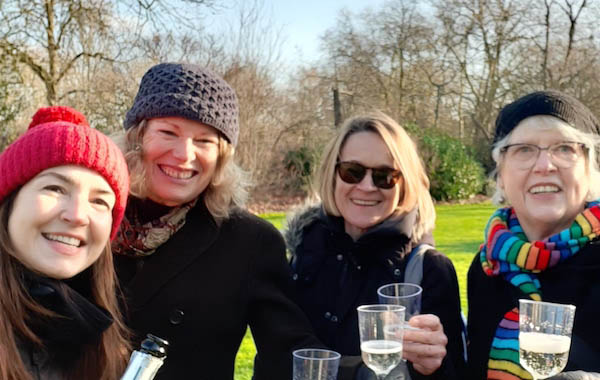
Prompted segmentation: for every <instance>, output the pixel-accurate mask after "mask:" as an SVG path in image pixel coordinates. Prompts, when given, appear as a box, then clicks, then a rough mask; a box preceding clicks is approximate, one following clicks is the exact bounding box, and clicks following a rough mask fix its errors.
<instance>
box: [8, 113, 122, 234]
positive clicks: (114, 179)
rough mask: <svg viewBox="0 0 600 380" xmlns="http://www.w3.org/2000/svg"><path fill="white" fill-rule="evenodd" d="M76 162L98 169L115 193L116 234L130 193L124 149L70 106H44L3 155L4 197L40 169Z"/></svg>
mask: <svg viewBox="0 0 600 380" xmlns="http://www.w3.org/2000/svg"><path fill="white" fill-rule="evenodd" d="M61 165H78V166H83V167H85V168H88V169H90V170H93V171H95V172H98V174H100V175H101V176H102V177H104V179H105V180H106V182H108V184H109V186H110V187H111V188H112V190H113V191H114V193H115V197H116V202H115V206H114V208H113V210H112V217H113V224H112V230H111V234H110V237H111V239H113V238H114V237H115V235H116V233H117V230H118V228H119V225H120V224H121V220H122V219H123V214H124V212H125V206H126V203H127V193H128V192H129V172H128V170H127V164H126V163H125V159H124V157H123V154H122V153H121V151H120V150H119V148H118V147H117V146H116V145H115V144H114V143H113V142H112V141H111V140H110V139H109V138H108V137H107V136H105V135H104V134H102V133H101V132H99V131H97V130H95V129H93V128H91V127H90V126H89V124H88V122H87V120H86V119H85V116H83V115H82V114H81V113H80V112H78V111H76V110H74V109H72V108H69V107H60V106H54V107H47V108H40V109H39V110H38V111H37V112H36V113H35V115H34V116H33V120H32V121H31V124H29V128H28V129H27V131H26V132H25V133H24V134H23V135H21V136H20V137H19V138H18V139H17V140H16V141H15V142H13V143H12V144H11V145H10V146H9V147H8V148H6V150H5V151H4V152H3V153H2V154H0V202H2V201H4V199H5V198H6V197H7V196H8V195H10V194H11V193H12V192H13V191H15V190H16V189H18V188H19V187H20V186H22V185H24V184H26V183H27V182H28V181H29V180H30V179H32V178H33V177H35V176H36V175H38V174H39V173H40V172H42V171H44V170H46V169H48V168H52V167H55V166H61Z"/></svg>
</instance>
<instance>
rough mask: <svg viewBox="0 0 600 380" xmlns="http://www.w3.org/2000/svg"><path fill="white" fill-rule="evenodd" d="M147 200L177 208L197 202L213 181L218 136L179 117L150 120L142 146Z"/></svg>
mask: <svg viewBox="0 0 600 380" xmlns="http://www.w3.org/2000/svg"><path fill="white" fill-rule="evenodd" d="M142 151H143V152H144V154H143V164H144V168H145V170H146V182H147V189H148V197H149V198H150V199H152V200H153V201H155V202H157V203H160V204H163V205H166V206H178V205H182V204H184V203H187V202H190V201H192V200H194V199H196V198H197V197H198V196H199V195H200V194H201V193H202V192H203V191H204V190H205V189H206V187H207V186H208V184H209V183H210V181H211V180H212V178H213V175H214V173H215V170H216V167H217V161H218V157H219V133H218V132H217V130H216V129H215V128H213V127H211V126H208V125H205V124H202V123H200V122H197V121H192V120H188V119H183V118H180V117H163V118H156V119H151V120H149V121H148V124H147V126H146V132H145V134H144V137H143V143H142Z"/></svg>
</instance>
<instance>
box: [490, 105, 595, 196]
mask: <svg viewBox="0 0 600 380" xmlns="http://www.w3.org/2000/svg"><path fill="white" fill-rule="evenodd" d="M530 117H535V118H538V120H539V123H536V124H535V128H539V129H554V130H556V131H558V132H559V133H560V134H562V135H563V136H564V137H565V138H566V139H569V140H572V141H577V142H580V143H582V144H584V145H585V146H586V148H587V152H588V154H587V156H586V161H587V169H588V173H589V178H590V190H589V192H588V194H587V196H586V201H592V200H594V199H597V198H598V197H600V167H599V165H598V152H597V147H598V144H599V143H600V136H598V135H597V134H595V133H588V132H583V131H581V130H579V129H576V128H574V127H572V126H571V125H569V124H567V123H566V122H564V121H563V120H561V119H559V118H557V117H554V116H549V115H536V116H530ZM525 120H526V119H525ZM519 124H520V123H519ZM517 128H518V125H517V127H515V128H514V129H513V130H512V131H511V132H510V133H509V134H508V135H506V136H504V137H503V138H502V139H500V140H498V141H497V142H496V143H495V144H494V145H493V146H492V159H493V160H494V162H495V163H496V167H495V168H494V170H493V171H492V173H491V174H490V177H491V178H492V179H493V180H494V181H495V182H496V184H497V183H498V172H499V169H500V167H501V165H502V158H503V155H502V149H503V148H504V147H506V146H507V145H509V144H510V139H511V136H512V134H513V132H514V131H515V129H517ZM506 201H507V200H506V196H505V195H504V191H502V189H500V187H498V186H496V190H495V192H494V195H493V196H492V202H493V203H494V204H497V205H500V204H502V203H506Z"/></svg>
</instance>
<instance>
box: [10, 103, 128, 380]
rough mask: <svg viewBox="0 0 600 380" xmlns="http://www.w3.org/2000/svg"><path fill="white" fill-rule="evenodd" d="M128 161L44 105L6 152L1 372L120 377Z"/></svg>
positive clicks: (80, 121) (74, 117)
mask: <svg viewBox="0 0 600 380" xmlns="http://www.w3.org/2000/svg"><path fill="white" fill-rule="evenodd" d="M128 189H129V176H128V172H127V166H126V163H125V160H124V158H123V156H122V154H121V152H120V151H119V149H118V148H117V147H116V146H115V145H114V143H112V142H111V141H110V140H109V139H108V138H107V137H106V136H104V135H103V134H102V133H100V132H98V131H96V130H95V129H93V128H91V127H90V126H89V125H88V123H87V121H86V119H85V117H84V116H83V115H82V114H80V113H79V112H77V111H75V110H73V109H70V108H68V107H48V108H42V109H40V110H38V112H37V113H36V114H35V115H34V117H33V121H32V122H31V124H30V125H29V129H28V130H27V131H26V132H25V133H24V134H23V135H22V136H21V137H19V138H18V139H17V140H16V141H15V142H14V143H13V144H11V145H10V146H9V147H8V148H7V149H6V150H5V151H4V152H3V153H2V154H0V218H1V222H0V236H1V237H0V379H3V380H29V379H31V380H37V379H106V380H108V379H115V378H118V377H119V376H120V375H121V374H122V373H123V371H124V368H125V365H126V364H127V359H128V357H127V356H128V352H129V345H128V343H127V339H126V338H125V336H126V333H125V329H124V327H123V323H122V321H121V317H120V315H119V311H118V305H117V299H116V285H115V276H114V270H113V263H112V254H111V251H110V239H111V238H112V237H114V236H115V234H116V230H117V228H118V226H119V224H120V222H121V219H122V218H123V212H124V209H125V205H126V202H127V193H128Z"/></svg>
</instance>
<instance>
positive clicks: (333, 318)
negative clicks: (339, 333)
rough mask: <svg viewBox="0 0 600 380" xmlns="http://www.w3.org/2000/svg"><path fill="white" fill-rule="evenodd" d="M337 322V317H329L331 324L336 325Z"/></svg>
mask: <svg viewBox="0 0 600 380" xmlns="http://www.w3.org/2000/svg"><path fill="white" fill-rule="evenodd" d="M337 321H338V317H337V316H335V315H332V316H331V322H334V323H337Z"/></svg>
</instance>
